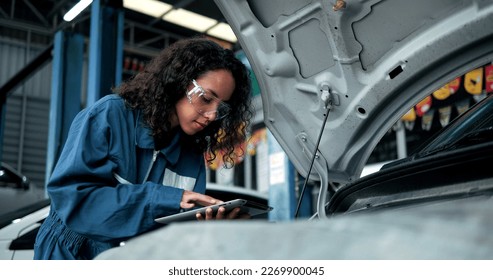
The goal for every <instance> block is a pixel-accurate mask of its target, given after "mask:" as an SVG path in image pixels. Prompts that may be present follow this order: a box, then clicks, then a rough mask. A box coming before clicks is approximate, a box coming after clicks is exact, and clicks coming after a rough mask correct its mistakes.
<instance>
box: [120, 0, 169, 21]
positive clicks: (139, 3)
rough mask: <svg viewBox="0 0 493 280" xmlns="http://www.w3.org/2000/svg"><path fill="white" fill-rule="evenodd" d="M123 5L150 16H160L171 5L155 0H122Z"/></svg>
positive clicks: (167, 10)
mask: <svg viewBox="0 0 493 280" xmlns="http://www.w3.org/2000/svg"><path fill="white" fill-rule="evenodd" d="M123 7H125V8H127V9H130V10H134V11H136V12H139V13H142V14H146V15H148V16H151V17H155V18H160V17H162V16H163V15H164V14H165V13H167V12H169V11H170V10H171V9H172V8H173V6H171V5H169V4H166V3H163V2H161V1H155V0H124V1H123Z"/></svg>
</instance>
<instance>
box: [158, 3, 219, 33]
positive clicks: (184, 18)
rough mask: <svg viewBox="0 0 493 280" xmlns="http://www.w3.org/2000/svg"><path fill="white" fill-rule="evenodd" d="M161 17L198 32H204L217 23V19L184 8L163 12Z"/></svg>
mask: <svg viewBox="0 0 493 280" xmlns="http://www.w3.org/2000/svg"><path fill="white" fill-rule="evenodd" d="M163 19H164V20H166V21H169V22H171V23H174V24H176V25H180V26H183V27H186V28H189V29H192V30H195V31H198V32H205V31H206V30H207V29H209V28H211V27H212V26H214V25H216V24H217V20H215V19H212V18H209V17H206V16H203V15H199V14H197V13H194V12H191V11H187V10H185V9H177V10H172V11H170V12H169V13H167V14H165V15H164V17H163Z"/></svg>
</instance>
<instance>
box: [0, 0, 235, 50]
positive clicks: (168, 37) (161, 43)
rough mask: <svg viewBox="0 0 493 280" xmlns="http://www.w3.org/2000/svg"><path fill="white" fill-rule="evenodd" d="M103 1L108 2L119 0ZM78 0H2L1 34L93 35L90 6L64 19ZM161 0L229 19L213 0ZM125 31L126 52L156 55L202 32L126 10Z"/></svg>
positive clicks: (44, 38)
mask: <svg viewBox="0 0 493 280" xmlns="http://www.w3.org/2000/svg"><path fill="white" fill-rule="evenodd" d="M102 1H105V2H106V3H108V4H110V3H112V2H118V0H102ZM155 1H157V0H155ZM77 2H78V0H2V1H0V36H2V37H11V38H12V37H14V38H16V39H20V40H26V41H29V42H34V43H41V44H48V43H50V42H51V40H52V38H53V35H54V34H55V32H57V31H58V30H62V29H63V30H73V31H76V32H79V33H82V34H84V35H85V36H87V37H89V30H90V7H89V8H86V9H85V10H84V11H83V12H82V13H81V14H80V15H79V16H78V17H77V18H75V19H74V20H73V21H72V22H65V21H64V20H63V15H64V14H65V13H66V12H67V11H68V10H70V9H71V8H72V7H73V6H74V5H75V4H76V3H77ZM160 2H163V3H166V4H169V5H172V6H173V9H180V8H181V9H186V10H188V11H191V12H194V13H197V14H200V15H203V16H207V17H209V18H212V19H215V20H217V21H218V22H219V23H221V22H222V23H224V22H225V19H224V17H223V15H222V14H221V12H220V11H219V9H218V8H217V6H216V4H215V3H214V1H213V0H166V1H160ZM124 34H125V35H124V36H125V38H124V40H125V45H126V46H127V47H126V51H128V50H129V49H130V50H133V51H134V52H138V53H140V54H143V55H147V56H153V55H154V54H155V53H156V52H157V51H158V50H160V49H162V48H163V47H165V46H167V45H168V44H169V43H172V42H174V41H176V40H178V39H180V38H185V37H190V36H195V35H198V34H201V33H200V32H197V31H194V30H191V29H188V28H185V27H182V26H179V25H176V24H173V23H170V22H167V21H165V20H162V19H161V18H155V17H152V16H149V15H145V14H142V13H140V12H136V11H134V10H130V9H125V31H124ZM27 38H29V39H27ZM216 39H218V40H219V41H220V42H221V43H223V44H224V45H226V46H230V47H234V44H235V42H234V41H231V40H230V41H225V40H222V39H219V38H216Z"/></svg>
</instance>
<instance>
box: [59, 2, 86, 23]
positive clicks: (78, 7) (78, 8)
mask: <svg viewBox="0 0 493 280" xmlns="http://www.w3.org/2000/svg"><path fill="white" fill-rule="evenodd" d="M92 1H93V0H80V1H79V2H78V3H77V4H75V6H73V7H72V9H70V11H68V12H67V13H66V14H65V15H64V16H63V20H64V21H69V22H70V21H72V20H73V19H74V18H75V17H76V16H78V15H79V14H80V13H81V12H82V11H84V9H85V8H87V7H88V6H89V5H91V3H92Z"/></svg>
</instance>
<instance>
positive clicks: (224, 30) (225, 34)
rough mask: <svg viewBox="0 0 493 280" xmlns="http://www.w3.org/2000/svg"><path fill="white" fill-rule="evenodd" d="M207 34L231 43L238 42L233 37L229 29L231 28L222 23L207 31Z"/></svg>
mask: <svg viewBox="0 0 493 280" xmlns="http://www.w3.org/2000/svg"><path fill="white" fill-rule="evenodd" d="M207 34H209V35H211V36H214V37H216V38H219V39H223V40H226V41H229V42H233V43H235V42H236V41H237V40H238V39H237V38H236V36H235V33H234V32H233V30H232V29H231V26H229V24H226V23H224V22H221V23H219V24H217V25H216V26H214V27H212V28H211V29H209V30H207Z"/></svg>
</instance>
